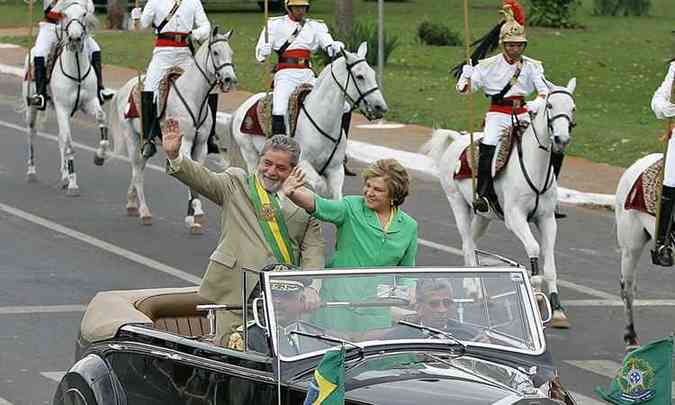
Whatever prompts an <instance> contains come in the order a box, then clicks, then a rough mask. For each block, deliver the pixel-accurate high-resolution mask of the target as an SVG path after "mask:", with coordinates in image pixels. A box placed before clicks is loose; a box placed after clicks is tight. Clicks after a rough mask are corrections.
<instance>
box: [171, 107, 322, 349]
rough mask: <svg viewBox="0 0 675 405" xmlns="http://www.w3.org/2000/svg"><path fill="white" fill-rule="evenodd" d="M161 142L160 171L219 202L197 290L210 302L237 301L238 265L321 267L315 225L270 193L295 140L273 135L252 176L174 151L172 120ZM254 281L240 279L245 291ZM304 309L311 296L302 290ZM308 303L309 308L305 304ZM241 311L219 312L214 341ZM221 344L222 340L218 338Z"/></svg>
mask: <svg viewBox="0 0 675 405" xmlns="http://www.w3.org/2000/svg"><path fill="white" fill-rule="evenodd" d="M167 121H168V122H167V124H166V127H165V128H164V131H163V133H164V139H163V140H162V147H163V149H164V151H165V152H166V154H167V157H168V158H169V162H168V165H167V173H168V174H169V175H171V176H174V177H176V178H177V179H178V180H180V181H181V182H183V183H185V184H186V185H187V186H189V187H191V188H192V189H194V190H195V191H196V192H198V193H199V194H201V195H204V196H205V197H206V198H208V199H209V200H211V201H213V202H214V203H216V204H218V205H220V206H221V207H222V210H223V211H222V216H221V229H222V233H221V236H220V240H219V242H218V246H217V247H216V249H215V250H214V251H213V253H212V254H211V257H210V258H209V259H210V260H209V264H208V267H207V268H206V274H205V275H204V278H203V279H202V284H201V286H200V289H199V294H200V295H201V296H203V297H204V298H206V299H208V300H210V301H212V302H214V303H216V304H231V305H237V304H240V303H241V284H242V283H241V280H242V268H251V269H262V268H263V267H264V266H265V265H267V264H271V263H285V264H290V265H298V266H300V267H302V268H311V269H317V268H323V266H324V247H325V242H324V239H323V236H322V235H321V224H320V222H319V221H318V220H316V219H315V218H312V217H311V216H309V214H307V213H306V212H305V210H303V209H300V208H299V207H297V206H296V205H294V204H293V203H292V202H291V201H290V200H289V199H287V198H286V197H285V196H284V195H282V194H279V193H277V192H278V191H280V190H281V185H282V184H283V182H284V180H286V178H287V177H288V175H289V174H290V172H291V170H293V168H294V167H295V166H296V165H297V164H298V160H299V158H300V145H299V144H298V143H297V142H296V141H295V140H293V139H292V138H289V137H287V136H274V137H272V138H270V139H268V140H267V142H266V143H265V146H264V147H263V149H262V153H261V157H260V161H259V163H258V167H257V172H256V174H255V175H248V174H247V173H246V172H245V171H244V170H242V169H240V168H236V167H231V168H228V169H227V170H225V171H224V172H222V173H214V172H212V171H210V170H208V169H207V168H205V167H204V166H202V165H200V164H199V163H196V162H193V161H192V160H190V159H187V158H184V157H182V156H181V155H180V154H179V149H180V144H181V138H182V135H181V134H180V131H179V130H178V124H177V122H176V121H174V120H167ZM254 284H255V281H253V282H247V287H248V290H249V291H247V294H250V293H251V290H252V289H253V287H254ZM303 300H304V301H305V303H306V305H307V306H308V307H311V306H314V305H316V304H317V303H318V300H319V297H318V294H317V293H316V291H315V290H313V289H312V288H311V287H307V288H305V291H304V295H303ZM308 309H309V308H308ZM241 324H242V317H241V315H240V314H236V313H234V312H232V311H221V312H220V313H219V314H218V318H217V322H216V335H217V336H216V339H217V340H216V341H219V342H221V343H228V339H229V336H230V334H232V333H233V332H234V331H235V330H236V328H237V327H239V326H241ZM226 345H227V344H226Z"/></svg>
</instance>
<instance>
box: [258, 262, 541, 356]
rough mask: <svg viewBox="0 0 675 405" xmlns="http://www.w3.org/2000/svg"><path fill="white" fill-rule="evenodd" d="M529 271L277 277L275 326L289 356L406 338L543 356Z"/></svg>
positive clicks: (271, 287) (269, 291)
mask: <svg viewBox="0 0 675 405" xmlns="http://www.w3.org/2000/svg"><path fill="white" fill-rule="evenodd" d="M525 277H526V275H525V272H524V271H523V270H522V269H514V268H508V269H504V270H499V269H490V270H484V269H476V270H475V271H466V270H441V269H419V270H418V269H415V270H411V269H397V270H391V271H381V270H361V271H357V270H324V271H321V272H318V271H315V272H270V273H266V274H265V278H266V291H265V294H266V297H271V299H267V300H266V305H267V310H268V317H269V325H270V329H271V330H272V335H273V338H272V339H273V342H274V345H275V348H276V351H277V352H279V353H280V355H281V357H283V358H290V357H296V356H304V355H307V354H309V353H314V352H317V351H323V350H327V349H329V348H333V347H335V346H339V345H340V344H341V343H340V342H341V341H342V342H343V343H344V344H346V345H347V348H349V346H352V347H353V346H359V347H365V346H368V345H376V344H378V345H379V344H383V343H388V342H389V341H391V342H393V341H401V340H407V341H410V340H415V341H420V340H424V341H425V342H426V343H429V342H435V343H438V344H443V345H446V346H447V345H458V346H466V345H484V346H486V347H499V348H500V349H506V350H510V351H517V352H523V353H529V354H539V353H541V351H543V349H544V347H543V346H544V343H543V342H544V339H543V332H542V327H541V325H540V323H539V321H538V319H539V316H538V314H535V311H537V308H536V304H534V303H535V302H536V301H535V300H534V298H533V296H532V294H531V292H530V286H529V283H527V282H526V280H525Z"/></svg>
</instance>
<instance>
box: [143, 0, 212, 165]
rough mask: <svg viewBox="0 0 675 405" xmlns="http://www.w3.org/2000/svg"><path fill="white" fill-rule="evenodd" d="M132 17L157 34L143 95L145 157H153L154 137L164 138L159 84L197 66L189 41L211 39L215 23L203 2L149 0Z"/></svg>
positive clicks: (191, 0)
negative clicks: (175, 69) (171, 74)
mask: <svg viewBox="0 0 675 405" xmlns="http://www.w3.org/2000/svg"><path fill="white" fill-rule="evenodd" d="M131 18H132V19H134V20H139V19H140V23H141V27H142V28H147V27H149V26H150V25H152V27H153V28H154V30H155V34H156V40H155V49H154V50H153V51H152V59H151V60H150V64H149V65H148V69H147V71H146V73H145V81H144V85H143V92H142V94H141V105H142V106H141V112H142V117H143V138H144V139H145V140H146V144H145V145H144V146H143V156H144V157H146V158H149V157H151V156H152V155H154V154H155V152H156V151H157V149H156V147H155V144H154V137H155V136H161V133H160V128H159V122H158V121H157V104H156V94H155V93H156V92H157V90H158V87H159V81H160V80H161V79H162V77H164V74H165V73H166V71H167V70H168V69H169V68H171V67H173V66H179V67H181V68H183V69H189V67H190V66H191V64H193V63H194V60H193V56H192V51H191V50H190V46H189V39H190V38H192V39H194V40H197V41H204V40H205V39H207V38H208V37H209V34H210V32H211V24H210V23H209V20H208V19H207V18H206V13H204V7H202V3H201V1H200V0H169V1H166V0H149V1H148V2H147V3H146V5H145V7H144V8H143V12H142V13H141V9H140V8H135V9H133V10H132V12H131ZM215 96H216V97H217V94H216V95H215ZM216 100H217V98H216ZM214 113H215V111H214Z"/></svg>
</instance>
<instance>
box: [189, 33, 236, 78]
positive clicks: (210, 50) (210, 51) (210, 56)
mask: <svg viewBox="0 0 675 405" xmlns="http://www.w3.org/2000/svg"><path fill="white" fill-rule="evenodd" d="M219 42H225V43H227V42H228V40H227V39H225V38H218V39H215V40H211V39H209V43H208V53H207V54H206V61H205V63H206V64H208V63H209V59H210V60H211V66H212V67H213V72H214V74H215V76H216V79H215V80H214V81H213V82H211V81H210V80H209V76H208V75H207V74H206V72H205V71H204V68H202V67H201V66H200V65H199V61H197V59H194V61H195V65H197V69H199V72H200V73H201V74H202V76H204V79H205V80H206V82H207V83H208V84H209V87H210V89H213V88H214V87H215V86H216V85H218V86H220V87H223V86H224V85H225V81H224V80H225V79H224V78H223V76H222V74H221V73H220V71H221V69H223V68H226V67H228V66H231V67H232V70H234V63H232V62H224V63H222V64H220V65H216V58H215V57H214V56H213V45H214V44H217V43H219ZM193 58H194V57H193ZM209 91H210V90H209Z"/></svg>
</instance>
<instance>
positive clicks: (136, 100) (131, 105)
mask: <svg viewBox="0 0 675 405" xmlns="http://www.w3.org/2000/svg"><path fill="white" fill-rule="evenodd" d="M182 74H183V69H181V68H180V67H178V66H173V67H171V68H170V69H169V70H167V72H166V74H165V75H164V77H163V78H162V80H160V81H159V98H158V100H157V111H158V112H159V114H158V116H159V117H162V116H163V115H164V111H165V110H166V101H167V99H168V98H169V92H170V90H171V83H172V82H174V81H175V80H177V79H178V78H179V77H180V76H181V75H182ZM144 79H145V78H142V79H141V80H139V82H138V83H136V84H134V86H133V87H132V88H131V92H129V99H128V100H127V108H125V109H124V118H126V119H131V118H139V117H140V116H141V114H140V112H139V111H140V110H139V108H138V106H140V105H141V89H142V88H143V82H144Z"/></svg>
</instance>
